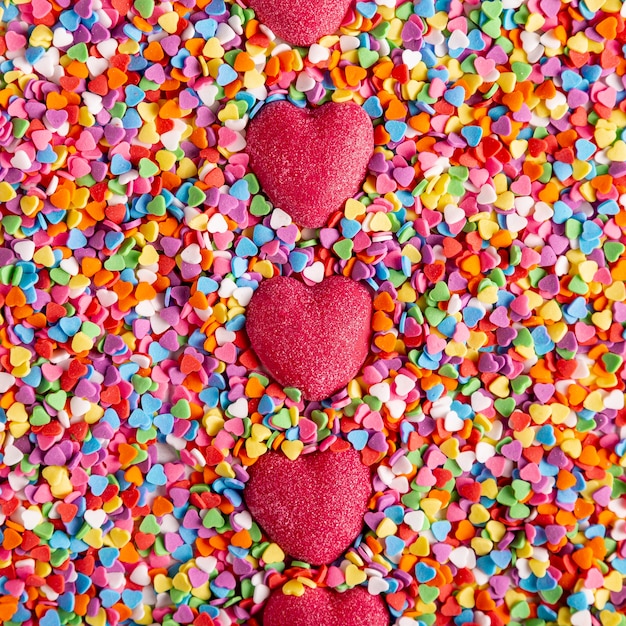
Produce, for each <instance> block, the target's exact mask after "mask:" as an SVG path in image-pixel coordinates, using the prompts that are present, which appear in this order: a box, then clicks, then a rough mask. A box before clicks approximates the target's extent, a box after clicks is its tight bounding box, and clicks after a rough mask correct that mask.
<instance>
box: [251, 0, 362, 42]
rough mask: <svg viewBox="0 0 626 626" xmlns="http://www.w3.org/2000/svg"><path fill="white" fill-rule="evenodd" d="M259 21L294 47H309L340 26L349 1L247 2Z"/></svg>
mask: <svg viewBox="0 0 626 626" xmlns="http://www.w3.org/2000/svg"><path fill="white" fill-rule="evenodd" d="M249 4H250V7H251V8H252V9H254V12H255V13H256V16H257V17H258V18H259V20H260V21H261V22H262V23H263V24H265V25H266V26H268V27H269V28H270V29H271V30H272V32H273V33H274V34H275V35H278V37H280V38H281V39H284V40H285V41H286V42H288V43H290V44H292V45H295V46H310V45H311V44H312V43H315V42H316V41H317V40H318V39H319V38H320V37H323V36H324V35H332V34H333V33H334V32H335V31H336V30H337V29H338V28H339V26H340V25H341V22H342V21H343V18H344V16H345V14H346V12H347V11H348V7H349V6H350V0H316V2H310V1H308V2H307V1H306V0H250V3H249Z"/></svg>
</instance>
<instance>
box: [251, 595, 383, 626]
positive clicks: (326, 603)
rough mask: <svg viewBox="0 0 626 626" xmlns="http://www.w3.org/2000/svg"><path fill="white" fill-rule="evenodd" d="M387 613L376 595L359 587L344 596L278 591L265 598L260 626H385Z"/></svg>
mask: <svg viewBox="0 0 626 626" xmlns="http://www.w3.org/2000/svg"><path fill="white" fill-rule="evenodd" d="M388 624H389V613H388V612H387V609H386V608H385V603H384V602H383V600H382V599H381V598H380V596H373V595H371V594H370V593H369V592H368V591H367V589H364V588H363V587H355V588H354V589H350V590H348V591H346V592H345V593H338V592H336V591H332V590H330V589H324V588H322V587H316V588H315V589H307V590H306V591H305V592H304V595H301V596H286V595H285V594H283V593H282V592H281V591H280V590H278V591H276V592H274V593H273V594H272V595H271V596H270V597H269V599H268V601H267V604H266V605H265V610H264V612H263V626H286V625H289V626H339V625H341V626H388Z"/></svg>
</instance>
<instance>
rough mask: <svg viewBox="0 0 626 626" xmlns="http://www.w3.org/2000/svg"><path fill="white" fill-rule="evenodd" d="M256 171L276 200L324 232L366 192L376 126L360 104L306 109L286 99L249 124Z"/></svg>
mask: <svg viewBox="0 0 626 626" xmlns="http://www.w3.org/2000/svg"><path fill="white" fill-rule="evenodd" d="M246 141H247V152H248V155H249V157H250V167H251V168H252V170H253V171H254V173H255V174H256V175H257V177H258V179H259V182H260V183H261V186H262V188H263V191H264V192H265V193H266V194H267V195H268V197H269V198H270V200H271V201H272V202H273V203H274V204H275V205H276V206H277V207H279V208H281V209H283V211H285V212H287V213H289V215H291V217H292V219H293V220H294V221H295V222H296V223H297V224H299V225H301V226H304V227H306V228H319V227H320V226H323V225H324V224H325V223H326V222H327V221H328V217H329V216H330V215H331V213H334V212H335V211H338V210H339V209H341V208H342V206H343V203H344V202H345V201H346V200H347V199H348V198H350V197H352V196H354V195H355V194H356V193H357V192H358V191H359V189H360V187H361V183H362V182H363V179H364V178H365V174H366V172H367V164H368V162H369V160H370V157H371V156H372V151H373V149H374V131H373V127H372V122H371V120H370V118H369V116H368V115H367V113H365V111H364V110H363V109H362V108H361V107H360V106H358V105H357V104H353V103H347V104H337V103H335V102H329V103H327V104H325V105H323V106H321V107H319V108H317V109H308V108H305V109H301V108H298V107H296V106H294V105H293V104H290V103H289V102H287V101H285V100H282V101H280V102H273V103H271V104H268V105H266V106H264V107H263V108H262V109H261V110H260V111H259V113H258V114H257V115H256V116H255V117H254V118H252V120H251V121H250V124H249V126H248V131H247V136H246Z"/></svg>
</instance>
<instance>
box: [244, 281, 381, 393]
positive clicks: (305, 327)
mask: <svg viewBox="0 0 626 626" xmlns="http://www.w3.org/2000/svg"><path fill="white" fill-rule="evenodd" d="M371 309H372V304H371V299H370V296H369V294H368V292H367V289H366V288H365V287H363V286H362V285H360V284H359V283H357V282H355V281H353V280H352V279H349V278H345V277H343V276H331V277H330V278H327V279H326V280H324V281H323V282H322V283H320V284H319V285H315V286H314V287H307V286H306V285H304V284H302V283H300V282H299V281H297V280H296V279H295V278H289V277H285V276H277V277H275V278H272V279H270V280H267V281H263V282H262V283H261V285H260V286H259V288H258V289H257V291H256V292H255V293H254V296H253V297H252V300H251V302H250V305H249V307H248V312H247V321H246V330H247V332H248V337H249V338H250V342H251V344H252V347H253V348H254V350H255V352H256V354H257V356H258V357H259V360H260V361H261V363H262V364H263V365H264V367H265V368H266V369H267V370H268V371H269V373H270V374H271V375H272V376H273V377H274V378H275V379H276V380H277V381H278V382H279V383H281V384H282V385H284V386H289V387H297V388H298V389H300V390H301V391H302V392H303V395H304V397H305V398H306V399H308V400H322V399H324V398H327V397H328V396H330V395H331V394H333V393H335V392H336V391H337V390H338V389H340V388H341V387H343V386H344V385H345V384H347V383H348V382H349V381H350V380H352V378H354V376H356V375H357V374H358V371H359V368H360V367H361V365H362V364H363V362H364V361H365V358H366V356H367V353H368V344H369V335H370V319H371Z"/></svg>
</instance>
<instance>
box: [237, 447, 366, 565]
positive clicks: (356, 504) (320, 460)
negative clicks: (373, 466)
mask: <svg viewBox="0 0 626 626" xmlns="http://www.w3.org/2000/svg"><path fill="white" fill-rule="evenodd" d="M249 473H250V480H249V481H248V483H247V485H246V489H245V496H244V497H245V500H246V504H247V506H248V508H249V510H250V512H251V513H252V515H253V517H254V519H255V520H256V521H257V522H258V523H259V525H260V526H261V528H263V530H264V531H265V532H266V533H267V535H268V536H269V537H270V539H271V540H272V541H275V542H276V543H277V544H278V545H279V546H280V547H281V548H282V549H283V550H284V551H285V552H286V553H287V554H289V555H290V556H292V557H293V558H295V559H298V560H301V561H306V562H308V563H311V564H313V565H321V564H326V563H331V562H332V561H334V560H335V559H337V558H338V557H340V556H341V555H342V553H343V552H344V551H345V550H346V549H347V548H348V547H349V546H350V545H351V543H352V542H353V541H354V539H355V538H356V537H357V535H358V534H359V533H360V532H361V529H362V527H363V516H364V515H365V513H366V512H367V507H368V501H369V498H370V496H371V493H372V486H371V475H370V470H369V468H368V467H366V466H365V465H363V464H362V463H361V460H360V457H359V453H358V452H357V451H356V450H355V449H354V448H349V449H347V450H345V451H343V452H334V451H331V450H327V451H324V452H314V453H313V454H308V455H302V456H300V457H298V458H297V459H296V460H295V461H291V460H289V459H288V458H287V457H286V456H285V455H284V454H282V453H279V452H268V453H266V454H264V455H263V456H262V457H261V458H259V459H258V460H257V462H256V463H255V464H254V465H253V466H252V467H251V468H250V470H249Z"/></svg>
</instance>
